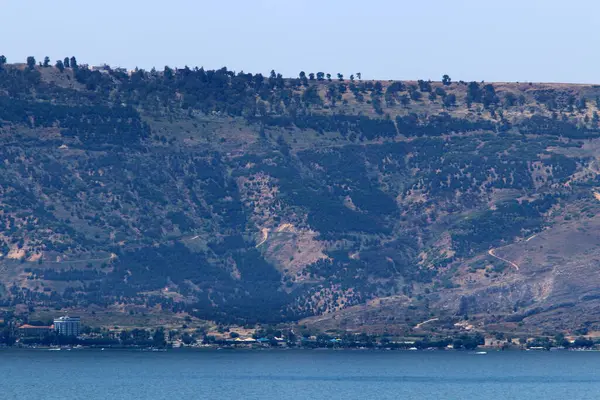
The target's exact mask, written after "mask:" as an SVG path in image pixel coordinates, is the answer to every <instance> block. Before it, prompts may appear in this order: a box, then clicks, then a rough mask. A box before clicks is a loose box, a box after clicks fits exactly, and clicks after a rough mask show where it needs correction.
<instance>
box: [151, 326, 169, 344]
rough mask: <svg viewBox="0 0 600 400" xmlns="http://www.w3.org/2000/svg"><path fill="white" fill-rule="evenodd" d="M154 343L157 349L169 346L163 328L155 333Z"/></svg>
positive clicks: (153, 336)
mask: <svg viewBox="0 0 600 400" xmlns="http://www.w3.org/2000/svg"><path fill="white" fill-rule="evenodd" d="M152 342H153V344H154V346H156V347H164V346H165V345H166V344H167V343H166V342H165V330H164V329H163V328H162V327H160V328H158V329H156V330H155V331H154V334H153V335H152Z"/></svg>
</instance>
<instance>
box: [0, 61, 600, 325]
mask: <svg viewBox="0 0 600 400" xmlns="http://www.w3.org/2000/svg"><path fill="white" fill-rule="evenodd" d="M317 77H318V78H317V79H309V78H308V77H306V76H305V75H303V76H301V77H300V78H298V79H284V78H283V77H281V76H280V75H278V74H276V73H275V72H273V73H272V74H271V76H270V77H263V76H262V75H260V74H258V75H252V74H244V73H238V74H236V73H233V72H231V71H227V70H226V69H222V70H218V71H204V70H203V69H189V68H185V69H179V70H172V69H168V68H167V69H165V70H164V71H161V72H157V71H150V72H146V71H142V70H136V71H134V72H131V73H128V72H126V71H122V70H113V69H110V68H109V67H103V68H99V69H93V68H89V67H87V66H77V65H75V67H74V68H67V69H64V70H63V71H60V70H59V69H58V68H56V67H47V68H43V67H33V68H29V67H27V66H24V65H3V66H2V67H1V69H0V143H1V146H0V160H2V163H1V164H0V171H1V173H0V223H1V225H0V226H2V229H1V230H0V253H2V258H0V282H1V283H2V284H1V286H0V306H1V307H3V308H4V309H5V310H15V309H16V310H20V312H23V313H25V314H27V313H39V312H40V310H45V311H46V312H49V311H52V310H58V309H63V310H73V311H77V312H80V313H84V314H85V313H91V312H92V311H93V313H94V315H98V317H97V318H98V320H101V319H102V318H104V319H105V320H104V323H106V324H107V325H108V324H111V323H114V322H113V320H115V321H116V320H118V319H119V318H124V317H129V318H132V319H135V318H142V316H143V317H144V318H145V319H144V321H145V322H144V323H148V324H153V323H154V324H156V323H160V322H157V321H161V318H171V317H172V316H181V318H183V316H186V315H189V316H192V317H194V318H198V319H201V320H211V321H217V322H219V323H223V324H234V323H235V324H250V325H251V324H254V323H257V322H260V323H277V322H294V321H303V323H304V324H307V325H311V326H315V327H317V328H321V329H348V330H371V331H376V332H399V333H400V332H401V333H407V334H408V333H415V332H417V333H418V332H423V331H426V330H437V331H444V330H457V329H458V330H460V329H465V327H466V328H469V329H481V330H486V331H491V330H498V331H506V332H541V331H547V332H554V331H569V332H571V331H581V330H588V331H589V330H594V329H597V324H598V312H597V310H598V305H599V303H598V302H599V299H600V295H599V294H598V293H597V292H598V290H597V289H596V287H597V286H598V285H597V284H596V279H595V275H596V270H597V265H598V263H597V262H596V260H597V259H598V258H599V257H600V254H598V249H597V247H598V245H597V244H598V243H599V242H598V238H597V235H596V229H595V227H596V225H598V224H600V219H599V218H600V217H598V216H597V214H598V212H597V211H598V210H599V209H600V203H599V201H598V197H600V195H599V194H598V193H597V192H596V191H595V188H596V186H597V185H598V186H600V185H599V184H598V174H599V173H600V169H599V168H598V160H597V158H598V156H599V154H600V152H599V150H598V149H599V143H600V141H599V139H598V138H599V137H600V128H599V126H598V122H599V118H598V111H599V105H600V100H598V96H599V95H600V87H596V86H587V85H559V84H517V83H515V84H509V83H502V84H485V83H475V82H471V83H463V82H459V83H451V82H445V83H441V82H424V81H418V82H397V81H395V82H379V81H358V80H354V81H348V80H345V81H342V80H339V79H338V80H328V79H326V78H325V74H318V75H317ZM22 305H26V306H27V307H25V308H23V307H22ZM91 315H92V314H89V315H88V316H89V318H92V317H91ZM149 315H150V316H156V319H155V320H151V321H150V320H147V318H148V316H149ZM100 316H102V317H100ZM116 316H120V317H116ZM429 320H431V322H428V323H426V324H420V323H421V322H424V321H429Z"/></svg>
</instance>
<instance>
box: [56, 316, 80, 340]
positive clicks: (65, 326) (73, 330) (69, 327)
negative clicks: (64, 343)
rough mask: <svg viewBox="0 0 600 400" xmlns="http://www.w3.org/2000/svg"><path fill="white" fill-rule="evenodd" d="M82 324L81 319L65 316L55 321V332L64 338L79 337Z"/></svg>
mask: <svg viewBox="0 0 600 400" xmlns="http://www.w3.org/2000/svg"><path fill="white" fill-rule="evenodd" d="M80 324H81V318H79V317H69V316H66V315H65V316H64V317H59V318H55V319H54V330H55V331H56V332H57V333H58V334H59V335H63V336H79V326H80Z"/></svg>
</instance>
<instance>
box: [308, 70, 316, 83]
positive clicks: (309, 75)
mask: <svg viewBox="0 0 600 400" xmlns="http://www.w3.org/2000/svg"><path fill="white" fill-rule="evenodd" d="M308 79H310V80H311V81H314V80H315V73H314V72H311V73H310V74H308Z"/></svg>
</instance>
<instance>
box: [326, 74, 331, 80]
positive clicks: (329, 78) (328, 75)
mask: <svg viewBox="0 0 600 400" xmlns="http://www.w3.org/2000/svg"><path fill="white" fill-rule="evenodd" d="M327 80H328V81H329V82H331V74H327Z"/></svg>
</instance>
